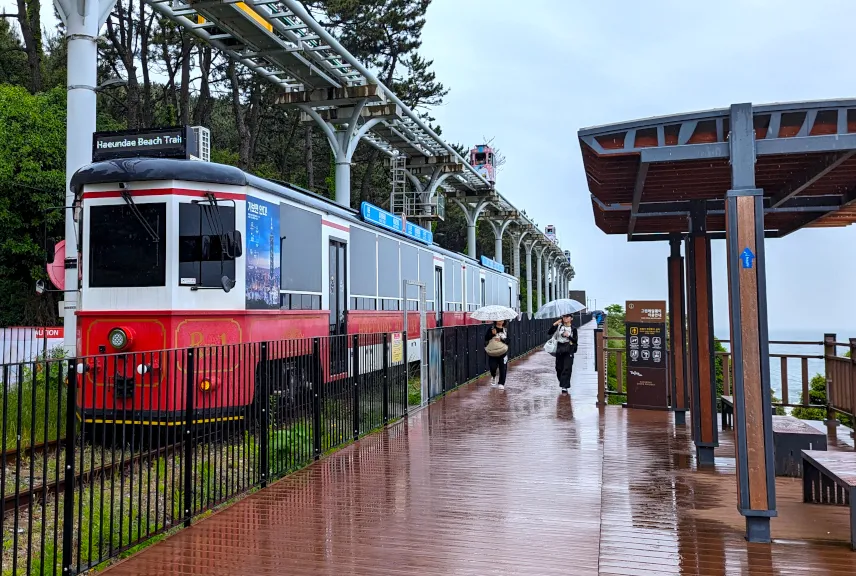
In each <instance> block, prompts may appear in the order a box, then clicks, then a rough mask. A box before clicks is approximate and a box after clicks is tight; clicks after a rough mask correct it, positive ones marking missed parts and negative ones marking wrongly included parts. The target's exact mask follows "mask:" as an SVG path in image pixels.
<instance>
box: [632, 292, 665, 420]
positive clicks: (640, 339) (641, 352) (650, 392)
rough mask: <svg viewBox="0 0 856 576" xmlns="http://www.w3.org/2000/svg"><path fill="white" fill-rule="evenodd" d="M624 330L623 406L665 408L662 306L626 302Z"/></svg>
mask: <svg viewBox="0 0 856 576" xmlns="http://www.w3.org/2000/svg"><path fill="white" fill-rule="evenodd" d="M624 331H625V349H624V352H625V358H626V359H627V406H628V407H629V408H648V409H659V410H665V409H667V408H668V407H669V400H668V391H667V388H666V380H667V378H666V376H667V367H668V355H667V350H668V348H667V342H666V303H665V302H663V301H659V300H655V301H651V300H633V301H628V302H627V311H626V313H625V323H624Z"/></svg>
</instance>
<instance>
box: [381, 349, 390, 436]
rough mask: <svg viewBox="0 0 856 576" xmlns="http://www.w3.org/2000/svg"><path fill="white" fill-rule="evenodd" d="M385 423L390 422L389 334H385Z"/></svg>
mask: <svg viewBox="0 0 856 576" xmlns="http://www.w3.org/2000/svg"><path fill="white" fill-rule="evenodd" d="M382 368H383V424H384V426H386V425H387V424H388V423H389V334H384V335H383V367H382Z"/></svg>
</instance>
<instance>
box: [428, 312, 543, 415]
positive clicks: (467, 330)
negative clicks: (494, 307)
mask: <svg viewBox="0 0 856 576" xmlns="http://www.w3.org/2000/svg"><path fill="white" fill-rule="evenodd" d="M552 323H553V321H552V320H534V319H533V320H530V319H529V318H528V317H527V316H525V315H524V316H523V317H522V318H521V320H519V321H513V322H510V323H509V327H508V341H507V344H508V359H509V360H514V359H516V358H519V357H521V356H524V355H525V354H527V353H529V352H530V351H532V350H533V349H535V348H537V347H539V346H541V345H543V344H544V343H545V342H546V341H547V339H548V338H549V336H548V335H547V330H548V329H549V328H550V325H551V324H552ZM487 329H488V325H487V324H475V325H470V326H451V327H446V328H435V329H432V330H428V333H429V338H428V358H429V360H428V361H429V370H428V378H429V383H428V391H429V398H430V399H434V398H436V397H438V396H441V395H443V394H445V393H446V392H448V391H450V390H452V389H454V388H457V387H458V386H460V385H462V384H465V383H467V382H469V381H470V380H472V379H474V378H477V377H478V376H480V375H482V374H484V373H485V372H486V371H487V368H488V356H487V354H486V353H485V351H484V347H485V344H484V336H485V331H486V330H487ZM432 334H433V335H434V337H432ZM432 361H434V362H438V365H437V366H436V368H435V369H434V370H432V369H431V366H430V363H431V362H432Z"/></svg>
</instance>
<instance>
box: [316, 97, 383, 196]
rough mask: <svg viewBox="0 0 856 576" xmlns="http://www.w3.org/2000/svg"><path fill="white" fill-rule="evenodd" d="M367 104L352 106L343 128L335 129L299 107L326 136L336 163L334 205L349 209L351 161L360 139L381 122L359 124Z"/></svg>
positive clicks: (373, 120)
mask: <svg viewBox="0 0 856 576" xmlns="http://www.w3.org/2000/svg"><path fill="white" fill-rule="evenodd" d="M367 102H368V101H367V100H360V102H359V103H357V105H356V106H354V111H353V113H352V114H351V118H350V119H349V120H348V124H347V125H346V127H345V128H337V127H336V126H334V125H333V124H332V123H330V122H327V121H326V120H324V119H323V118H321V116H320V115H319V114H318V112H316V111H315V110H313V109H312V107H311V106H307V105H302V106H300V110H302V111H303V112H304V113H305V114H306V115H308V116H309V117H310V118H312V119H313V120H314V121H315V123H316V124H318V126H319V127H320V128H321V129H322V130H323V131H324V134H325V135H326V136H327V141H328V142H329V143H330V148H331V149H332V150H333V159H334V162H335V163H336V173H335V177H336V204H340V205H342V206H345V207H347V208H350V207H351V159H352V158H353V157H354V152H356V150H357V145H359V143H360V140H361V139H362V137H363V136H365V135H366V133H367V132H368V131H369V130H371V129H372V128H374V127H375V125H377V124H378V123H379V122H381V119H379V118H372V119H370V120H367V121H365V122H363V123H362V124H360V116H361V114H362V112H363V108H365V106H366V103H367Z"/></svg>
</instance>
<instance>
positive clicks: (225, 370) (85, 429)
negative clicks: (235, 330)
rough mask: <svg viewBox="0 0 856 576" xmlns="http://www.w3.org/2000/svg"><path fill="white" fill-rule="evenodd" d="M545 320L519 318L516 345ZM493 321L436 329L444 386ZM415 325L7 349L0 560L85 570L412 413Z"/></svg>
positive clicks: (523, 346) (38, 569) (473, 370)
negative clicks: (41, 352)
mask: <svg viewBox="0 0 856 576" xmlns="http://www.w3.org/2000/svg"><path fill="white" fill-rule="evenodd" d="M548 325H549V323H548V322H544V321H528V320H524V321H523V322H519V323H518V322H515V323H514V329H513V330H512V331H511V341H510V348H511V356H512V357H517V356H520V355H522V354H523V353H525V352H526V351H527V350H530V349H532V348H534V347H536V346H538V345H539V344H541V343H543V342H544V341H545V340H546V331H547V326H548ZM485 328H486V327H485V326H483V325H481V326H469V327H451V328H443V329H439V330H440V333H439V338H438V339H437V340H436V341H437V342H440V343H441V345H442V347H443V353H442V355H441V358H442V370H443V373H444V374H445V375H446V376H445V377H444V379H443V380H444V381H445V382H446V384H445V389H450V388H452V387H455V386H458V385H460V384H463V383H464V382H467V381H468V380H470V379H472V378H475V377H476V376H478V375H479V374H481V373H482V372H484V371H485V370H486V366H487V361H486V357H485V354H484V330H485ZM435 338H436V335H435ZM403 340H404V339H403V338H395V339H394V338H393V335H391V334H361V335H348V336H332V337H328V338H314V339H302V340H288V341H276V342H262V343H251V344H240V345H225V346H212V347H199V348H190V349H182V350H165V351H157V352H145V353H127V354H118V355H102V356H93V357H81V358H75V359H71V360H69V359H51V358H47V359H45V358H40V359H39V360H36V361H26V362H16V363H7V364H0V380H2V382H0V385H2V387H3V397H2V402H0V409H2V414H0V420H2V422H0V441H2V446H0V447H2V457H3V463H4V466H3V467H2V468H0V490H2V492H3V500H2V503H0V517H2V518H3V536H4V537H3V538H2V540H0V574H2V575H4V576H5V575H7V574H9V575H18V574H28V575H29V574H34V575H35V574H38V575H45V574H49V575H57V576H58V575H60V574H63V575H65V574H77V573H80V572H84V571H86V570H89V569H91V568H93V567H95V566H98V565H100V564H103V563H104V562H105V561H108V560H110V559H113V558H116V557H120V556H122V555H125V554H129V553H131V552H133V551H135V550H136V549H137V548H139V547H140V546H142V545H145V544H146V543H148V542H150V541H151V540H152V539H153V538H155V537H157V536H160V535H162V534H164V533H166V532H168V531H170V530H173V529H177V528H180V527H181V526H186V525H188V524H189V523H190V522H191V520H192V519H193V518H194V517H197V516H198V515H200V514H202V513H204V512H206V511H208V510H210V509H212V508H214V507H216V506H219V505H222V504H224V503H226V502H228V501H230V500H231V499H234V498H235V497H237V496H240V495H242V494H245V493H246V492H248V491H250V490H252V489H254V488H257V487H262V486H265V485H266V484H267V483H268V482H270V481H271V480H273V479H276V478H279V477H282V476H284V475H286V474H288V473H289V472H292V471H294V470H297V469H299V468H301V467H303V466H306V465H308V464H310V463H311V462H312V461H314V460H315V459H317V458H319V457H320V456H322V455H323V454H325V453H328V452H331V451H334V450H336V449H338V448H340V447H341V446H343V445H345V444H347V443H349V442H351V441H353V440H356V439H357V438H359V437H361V436H363V435H365V434H368V433H370V432H372V431H374V430H376V429H378V428H380V427H382V426H384V425H386V424H388V423H389V422H392V421H394V420H396V419H399V418H402V417H404V416H406V415H407V411H408V382H407V365H406V359H407V357H406V354H407V350H406V344H405V342H404V341H403ZM435 395H436V394H435Z"/></svg>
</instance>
